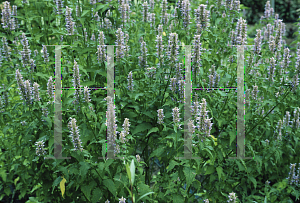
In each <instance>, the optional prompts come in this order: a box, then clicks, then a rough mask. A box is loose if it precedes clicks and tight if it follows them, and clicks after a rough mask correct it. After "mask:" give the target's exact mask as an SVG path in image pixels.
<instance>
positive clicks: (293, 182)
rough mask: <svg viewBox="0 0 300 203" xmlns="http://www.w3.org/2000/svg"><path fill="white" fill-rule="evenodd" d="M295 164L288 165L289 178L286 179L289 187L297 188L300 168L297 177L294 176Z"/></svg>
mask: <svg viewBox="0 0 300 203" xmlns="http://www.w3.org/2000/svg"><path fill="white" fill-rule="evenodd" d="M296 165H297V164H296V163H295V164H291V165H290V172H289V176H288V177H287V178H286V179H287V180H288V183H289V184H290V185H296V186H299V175H300V167H299V168H298V170H297V173H298V175H297V176H296V174H295V168H296Z"/></svg>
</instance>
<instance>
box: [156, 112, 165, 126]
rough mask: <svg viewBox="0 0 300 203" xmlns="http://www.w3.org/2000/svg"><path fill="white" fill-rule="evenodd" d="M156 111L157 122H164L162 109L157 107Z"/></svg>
mask: <svg viewBox="0 0 300 203" xmlns="http://www.w3.org/2000/svg"><path fill="white" fill-rule="evenodd" d="M157 112H158V115H157V116H158V122H157V123H158V124H163V123H164V121H163V119H164V117H165V116H164V110H163V109H158V110H157Z"/></svg>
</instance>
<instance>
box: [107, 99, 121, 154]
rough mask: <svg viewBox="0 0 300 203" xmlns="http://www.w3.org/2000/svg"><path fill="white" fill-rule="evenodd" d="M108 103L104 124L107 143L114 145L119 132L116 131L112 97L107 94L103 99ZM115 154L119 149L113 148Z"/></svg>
mask: <svg viewBox="0 0 300 203" xmlns="http://www.w3.org/2000/svg"><path fill="white" fill-rule="evenodd" d="M105 100H106V101H107V102H108V104H107V111H106V126H107V143H108V145H110V146H112V144H113V146H116V143H115V140H116V137H117V133H119V132H118V131H117V124H116V122H117V120H116V116H115V110H114V108H115V105H114V103H113V99H112V97H110V96H108V97H106V99H105ZM114 153H115V154H118V153H119V149H115V150H114Z"/></svg>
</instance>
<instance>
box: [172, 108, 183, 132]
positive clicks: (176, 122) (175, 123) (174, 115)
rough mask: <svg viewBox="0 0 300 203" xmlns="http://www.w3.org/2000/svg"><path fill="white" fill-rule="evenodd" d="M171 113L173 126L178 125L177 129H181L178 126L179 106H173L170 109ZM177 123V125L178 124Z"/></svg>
mask: <svg viewBox="0 0 300 203" xmlns="http://www.w3.org/2000/svg"><path fill="white" fill-rule="evenodd" d="M172 111H173V112H172V115H173V122H174V125H175V126H178V127H179V129H181V128H180V124H179V121H180V119H181V118H180V117H179V115H180V113H179V108H178V107H175V108H174V109H172ZM178 124H179V125H178Z"/></svg>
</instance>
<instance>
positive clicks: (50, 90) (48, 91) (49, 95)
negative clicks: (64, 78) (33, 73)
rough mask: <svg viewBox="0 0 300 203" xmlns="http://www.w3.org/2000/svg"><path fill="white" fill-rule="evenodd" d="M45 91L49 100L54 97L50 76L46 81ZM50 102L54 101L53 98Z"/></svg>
mask: <svg viewBox="0 0 300 203" xmlns="http://www.w3.org/2000/svg"><path fill="white" fill-rule="evenodd" d="M47 93H48V97H49V99H50V102H51V100H52V99H53V97H54V93H53V80H52V76H50V78H49V80H48V83H47ZM52 103H54V100H53V102H52Z"/></svg>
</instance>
